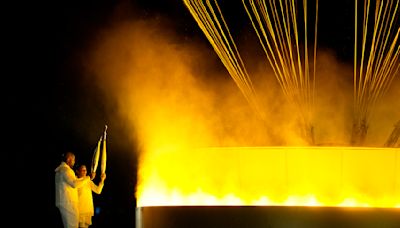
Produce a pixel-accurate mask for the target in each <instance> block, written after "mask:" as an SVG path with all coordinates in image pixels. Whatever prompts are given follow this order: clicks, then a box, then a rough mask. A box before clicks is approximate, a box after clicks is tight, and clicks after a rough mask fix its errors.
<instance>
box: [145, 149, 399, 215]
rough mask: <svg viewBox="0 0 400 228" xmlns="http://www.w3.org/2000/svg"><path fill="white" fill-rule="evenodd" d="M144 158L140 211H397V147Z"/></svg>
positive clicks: (187, 152) (195, 153)
mask: <svg viewBox="0 0 400 228" xmlns="http://www.w3.org/2000/svg"><path fill="white" fill-rule="evenodd" d="M142 161H143V163H141V164H142V166H141V167H140V169H139V184H138V192H137V197H138V206H140V207H143V206H174V205H175V206H178V205H181V206H182V205H191V206H195V205H197V206H199V205H208V206H209V205H264V206H268V205H274V206H340V207H345V206H350V207H355V206H356V207H380V208H398V207H400V149H399V148H358V147H224V148H199V149H191V150H172V151H171V150H170V151H158V152H157V153H153V154H149V155H147V156H145V157H144V158H143V160H142Z"/></svg>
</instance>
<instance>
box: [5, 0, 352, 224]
mask: <svg viewBox="0 0 400 228" xmlns="http://www.w3.org/2000/svg"><path fill="white" fill-rule="evenodd" d="M16 4H17V5H14V6H13V7H10V8H9V10H10V12H13V13H12V16H11V15H10V16H9V22H10V23H9V24H8V26H7V29H9V30H10V32H9V34H11V35H10V36H9V38H10V39H11V40H10V43H8V44H5V45H6V46H8V49H10V50H11V53H10V55H9V58H8V59H9V60H12V62H13V63H15V65H12V71H11V73H9V74H10V75H12V76H11V77H9V78H10V81H7V83H5V84H3V87H7V88H5V89H7V90H6V91H7V93H6V95H5V96H6V105H7V106H8V108H7V113H6V114H7V115H6V119H5V124H6V127H7V129H8V131H7V138H8V137H9V139H10V140H7V144H8V145H9V147H8V148H9V150H10V152H12V154H15V160H14V162H13V163H14V164H21V160H22V161H23V163H22V166H23V167H24V169H22V170H23V175H22V176H21V179H19V180H18V182H19V183H20V184H21V185H23V186H24V189H23V190H22V196H23V197H22V200H23V201H24V202H23V203H22V205H23V208H19V209H18V211H16V213H18V214H19V215H21V217H22V218H24V216H26V218H27V219H24V220H23V222H27V223H28V224H34V225H35V226H39V227H60V225H61V219H60V217H59V214H58V211H57V209H56V208H55V206H54V172H53V170H54V169H55V168H56V166H57V165H58V164H59V162H60V155H61V153H63V152H64V151H65V150H73V151H75V152H76V154H77V159H78V162H79V161H81V162H85V161H89V159H90V156H91V152H92V150H93V148H94V145H95V143H96V142H97V139H98V137H99V136H100V134H101V132H102V130H103V127H104V124H108V126H109V132H108V137H109V138H108V140H109V141H108V148H107V149H108V151H109V160H108V163H107V165H108V166H107V170H108V172H107V174H108V175H107V180H106V184H105V188H104V191H103V194H102V195H101V196H99V197H95V205H96V206H99V207H100V208H101V212H100V214H99V215H97V216H96V217H95V218H94V219H93V221H94V225H93V227H133V226H134V216H135V214H134V209H135V198H134V190H135V181H136V165H137V164H136V159H137V158H136V156H135V153H134V152H133V151H132V148H131V147H130V145H131V144H132V142H129V140H130V138H131V137H128V135H127V130H126V129H125V128H124V126H123V125H122V124H120V122H121V121H119V122H118V123H117V122H116V121H113V119H112V118H111V116H112V112H113V110H114V109H113V108H114V107H115V104H113V103H112V102H104V101H107V94H104V93H102V92H100V91H99V90H98V89H97V88H96V87H95V86H94V85H93V84H92V83H91V82H90V81H82V80H80V79H81V75H80V73H81V69H80V66H79V65H76V62H75V61H74V58H75V56H77V55H79V53H80V52H82V51H84V50H85V47H86V46H87V45H88V43H90V39H91V38H93V37H92V36H93V34H94V33H96V31H98V30H99V29H101V28H103V27H106V26H108V24H109V22H110V20H111V18H112V16H113V15H115V12H116V11H119V12H120V14H119V17H120V18H119V19H120V20H133V19H135V18H142V19H145V18H153V17H155V16H157V15H161V16H162V17H164V16H165V17H167V18H169V19H170V20H171V21H173V22H174V27H173V29H175V30H176V32H177V33H179V34H182V36H187V37H192V36H200V37H201V36H202V33H201V32H200V31H199V29H198V27H197V25H196V24H195V22H194V20H192V18H191V16H190V14H189V12H188V11H187V10H186V8H185V7H184V4H183V2H182V1H179V0H175V1H174V0H154V1H148V0H136V1H135V0H132V1H122V0H121V1H118V0H114V1H112V0H69V1H65V0H61V1H44V2H43V1H42V2H37V1H30V2H29V3H26V4H23V3H16ZM18 4H20V5H18ZM320 4H321V5H320V12H321V15H320V24H323V25H324V26H323V28H320V29H321V30H320V37H319V39H320V44H321V45H322V46H325V47H330V48H332V49H334V50H335V52H336V54H337V56H338V57H339V58H342V59H343V60H345V61H347V60H349V59H350V60H351V58H352V55H349V53H351V51H352V37H353V34H352V32H353V26H352V24H353V22H352V20H353V19H352V15H353V14H352V12H353V1H320ZM322 4H325V5H322ZM239 18H240V17H239ZM349 20H350V22H349ZM238 25H240V23H238ZM203 38H204V37H201V38H200V39H203ZM204 39H205V38H204ZM210 48H211V47H210ZM10 88H12V89H10ZM89 151H90V152H89ZM21 152H22V153H21ZM14 168H15V167H14ZM39 208H40V209H39ZM33 215H34V217H31V216H33ZM28 218H29V219H28Z"/></svg>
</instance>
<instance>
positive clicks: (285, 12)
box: [242, 0, 318, 142]
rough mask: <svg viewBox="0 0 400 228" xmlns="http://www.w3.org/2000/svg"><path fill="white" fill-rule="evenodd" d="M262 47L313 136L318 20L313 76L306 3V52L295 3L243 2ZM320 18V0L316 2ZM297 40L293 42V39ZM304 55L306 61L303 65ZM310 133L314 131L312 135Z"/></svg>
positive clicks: (271, 0)
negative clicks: (310, 61) (302, 47)
mask: <svg viewBox="0 0 400 228" xmlns="http://www.w3.org/2000/svg"><path fill="white" fill-rule="evenodd" d="M242 2H243V5H244V7H245V9H246V12H247V14H248V16H249V18H250V20H251V23H252V25H253V28H254V30H255V31H256V33H257V35H258V38H259V40H260V43H261V46H262V47H263V50H264V53H265V54H266V56H267V59H268V61H269V63H270V65H271V67H272V69H273V71H274V73H275V76H276V78H277V80H278V82H279V84H280V86H281V88H282V90H283V93H284V94H285V96H286V97H287V98H288V100H289V101H290V102H292V103H293V104H294V105H296V107H298V109H299V110H300V115H301V116H302V118H303V123H304V125H305V128H306V134H307V133H308V132H309V133H308V134H310V135H308V136H307V137H308V138H309V137H311V141H312V142H313V141H314V139H313V136H312V124H311V122H312V120H311V119H312V113H313V104H314V100H313V95H314V91H315V72H316V68H315V67H316V50H317V44H316V41H317V23H318V17H317V16H316V17H315V26H314V29H315V31H314V32H315V35H314V42H315V43H314V53H313V55H314V56H313V60H314V63H313V64H314V65H313V73H312V77H313V78H312V79H311V76H310V67H309V56H308V55H309V53H308V39H307V35H308V27H307V24H308V21H307V0H303V13H304V18H303V20H304V50H301V48H300V37H299V25H298V23H297V17H298V15H299V12H297V10H296V9H297V5H296V1H295V0H285V1H279V3H276V1H275V0H269V2H268V3H267V2H266V1H265V0H242ZM316 15H318V0H317V1H316ZM292 39H294V40H292ZM302 52H304V56H303V57H304V62H302V56H301V54H302ZM310 130H311V132H310Z"/></svg>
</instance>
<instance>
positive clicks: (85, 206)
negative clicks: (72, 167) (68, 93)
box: [76, 165, 106, 227]
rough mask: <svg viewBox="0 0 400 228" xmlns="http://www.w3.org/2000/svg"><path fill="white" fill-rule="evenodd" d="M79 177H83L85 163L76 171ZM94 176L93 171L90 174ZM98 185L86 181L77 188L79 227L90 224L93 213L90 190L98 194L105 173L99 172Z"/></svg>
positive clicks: (84, 174)
mask: <svg viewBox="0 0 400 228" xmlns="http://www.w3.org/2000/svg"><path fill="white" fill-rule="evenodd" d="M76 174H77V176H78V177H79V178H85V177H86V175H87V169H86V166H85V165H80V166H79V167H78V169H77V171H76ZM92 175H93V176H94V173H93V174H92ZM100 178H101V179H100V183H99V185H96V184H95V183H94V182H93V181H88V182H86V183H85V184H84V185H82V186H80V187H79V188H78V208H79V227H89V226H90V225H92V217H93V215H94V207H93V196H92V191H93V192H94V193H96V194H100V193H101V191H102V190H103V186H104V180H105V179H106V174H105V173H103V174H101V177H100Z"/></svg>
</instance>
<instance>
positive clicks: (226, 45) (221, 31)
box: [184, 0, 264, 119]
mask: <svg viewBox="0 0 400 228" xmlns="http://www.w3.org/2000/svg"><path fill="white" fill-rule="evenodd" d="M204 2H205V3H204ZM184 3H185V5H186V7H187V8H188V9H189V11H190V13H191V14H192V16H193V17H194V19H195V20H196V22H197V24H198V25H199V27H200V28H201V30H202V31H203V33H204V34H205V35H206V37H207V39H208V41H209V42H210V43H211V45H212V46H213V48H214V50H215V52H216V53H217V55H218V57H219V58H220V60H221V61H222V63H223V64H224V66H225V67H226V69H227V70H228V72H229V74H230V75H231V77H232V78H233V80H234V81H235V83H236V85H237V86H238V87H239V89H240V91H241V92H242V93H243V95H244V96H245V98H246V99H247V101H248V102H249V104H250V105H251V106H252V107H253V108H254V109H255V110H256V112H257V113H258V114H259V116H260V117H261V118H262V119H263V118H264V114H263V112H262V111H261V109H260V106H259V103H258V101H257V96H256V93H255V90H254V87H253V83H252V81H251V79H250V77H249V75H248V73H247V70H246V68H245V66H244V63H243V61H242V58H241V56H240V54H239V51H238V49H237V47H236V44H235V42H234V40H233V38H232V36H231V33H230V31H229V28H228V26H227V23H226V22H225V19H224V17H223V15H222V12H221V10H220V7H219V5H218V3H217V0H214V1H212V0H211V1H210V0H205V1H202V0H184Z"/></svg>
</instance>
